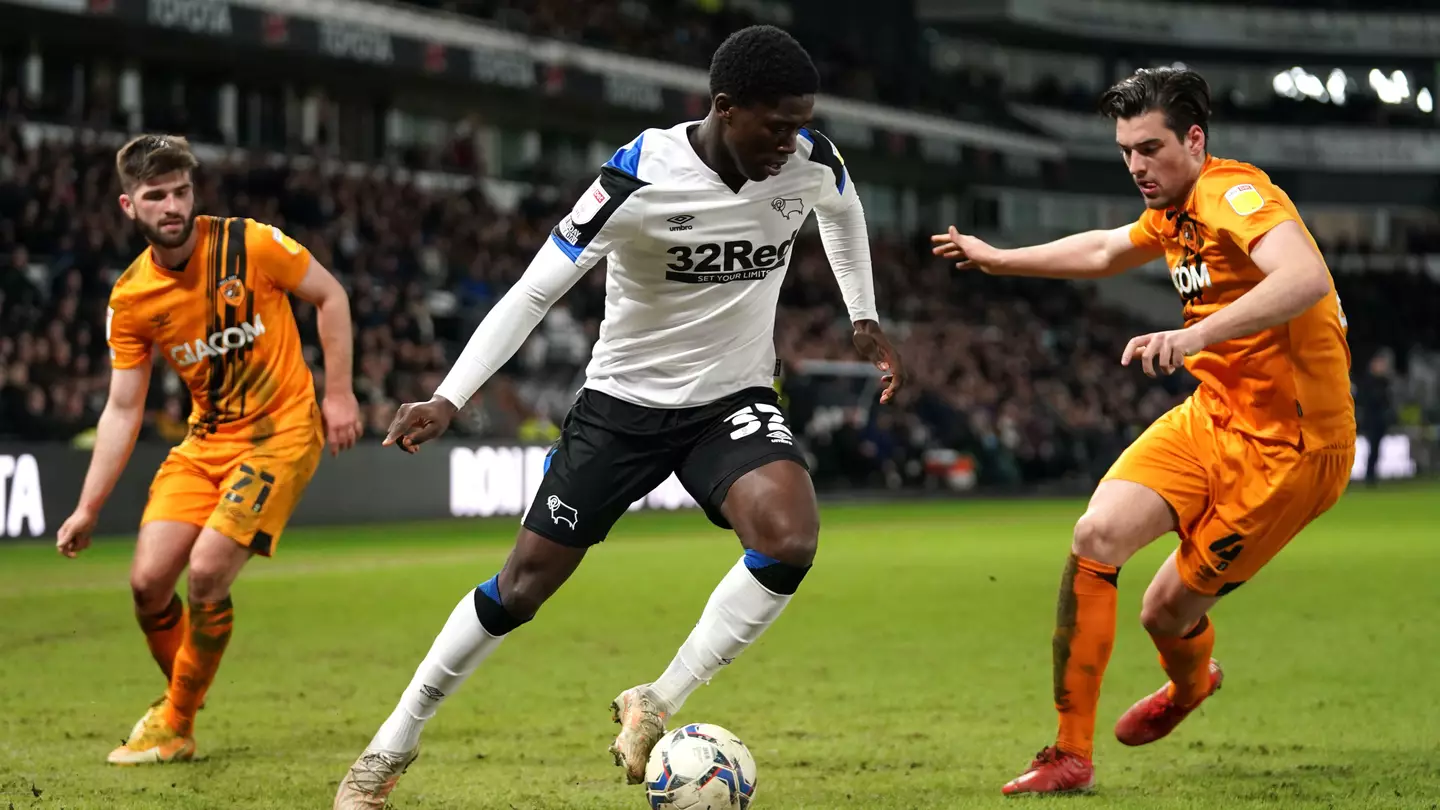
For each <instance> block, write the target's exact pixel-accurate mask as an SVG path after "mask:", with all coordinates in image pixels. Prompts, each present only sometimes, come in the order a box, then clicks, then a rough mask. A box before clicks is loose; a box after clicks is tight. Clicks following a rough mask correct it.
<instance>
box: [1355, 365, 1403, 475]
mask: <svg viewBox="0 0 1440 810" xmlns="http://www.w3.org/2000/svg"><path fill="white" fill-rule="evenodd" d="M1392 363H1393V360H1392V355H1391V353H1390V350H1389V349H1381V350H1380V351H1378V352H1376V353H1375V356H1374V357H1372V358H1370V363H1369V365H1368V367H1367V368H1366V369H1365V370H1364V371H1363V372H1361V373H1360V374H1359V375H1357V376H1356V380H1355V411H1356V417H1357V419H1356V421H1357V423H1358V424H1359V429H1360V435H1361V436H1364V437H1365V440H1366V441H1367V442H1369V444H1370V457H1369V458H1368V459H1367V460H1366V463H1365V483H1366V484H1367V485H1369V486H1372V487H1373V486H1375V484H1376V483H1378V481H1379V479H1378V478H1377V477H1376V465H1377V463H1378V462H1379V460H1380V441H1381V440H1382V439H1384V438H1385V434H1387V433H1389V431H1390V426H1391V425H1393V424H1394V423H1395V416H1396V414H1395V395H1394V386H1395V380H1394V378H1393V376H1392Z"/></svg>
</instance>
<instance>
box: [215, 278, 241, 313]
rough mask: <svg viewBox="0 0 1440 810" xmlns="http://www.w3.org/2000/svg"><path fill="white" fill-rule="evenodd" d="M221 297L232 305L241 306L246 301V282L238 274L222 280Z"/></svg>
mask: <svg viewBox="0 0 1440 810" xmlns="http://www.w3.org/2000/svg"><path fill="white" fill-rule="evenodd" d="M220 297H221V298H222V299H224V301H225V303H227V304H229V305H230V306H232V307H238V306H240V305H241V304H243V303H245V282H243V281H241V280H240V279H239V277H237V276H230V277H229V278H227V279H225V280H223V281H221V282H220Z"/></svg>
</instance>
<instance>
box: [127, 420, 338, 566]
mask: <svg viewBox="0 0 1440 810" xmlns="http://www.w3.org/2000/svg"><path fill="white" fill-rule="evenodd" d="M322 430H323V429H322V428H321V427H320V423H319V420H318V419H317V420H316V421H315V423H314V424H313V425H306V426H304V427H298V428H294V429H291V430H286V431H281V432H279V433H276V434H275V435H273V436H271V437H270V438H268V439H266V440H265V441H263V442H260V443H252V442H251V441H249V440H248V439H241V438H226V437H222V436H215V435H212V436H202V437H196V436H190V437H188V438H186V439H185V441H183V442H181V443H180V444H178V445H176V446H175V448H174V449H172V450H171V451H170V454H169V455H168V456H167V457H166V458H165V462H164V463H163V464H161V465H160V471H159V472H157V473H156V474H155V479H154V481H153V482H152V483H151V484H150V500H149V502H148V503H147V504H146V505H145V514H144V515H143V516H142V517H141V518H140V524H141V525H142V526H143V525H144V524H146V523H150V522H151V521H156V520H173V521H178V522H181V523H191V524H194V525H196V526H203V527H206V528H211V529H214V530H215V531H218V532H220V533H221V534H223V535H225V536H226V537H229V538H230V539H232V540H234V541H235V542H237V543H239V544H240V545H242V546H245V547H247V548H249V549H250V550H251V551H253V552H255V553H256V554H260V555H263V556H266V557H268V556H270V555H271V554H272V553H274V550H275V545H276V543H278V542H279V540H280V534H281V533H282V532H283V531H284V530H285V524H286V523H288V522H289V521H290V516H291V515H292V514H293V513H294V512H295V507H296V506H297V505H299V503H300V496H301V495H303V494H304V493H305V487H307V486H308V485H309V484H310V479H311V478H312V477H314V475H315V469H316V467H318V466H320V456H321V453H322V452H323V450H324V447H325V435H324V433H323V432H322Z"/></svg>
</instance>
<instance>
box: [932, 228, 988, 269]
mask: <svg viewBox="0 0 1440 810" xmlns="http://www.w3.org/2000/svg"><path fill="white" fill-rule="evenodd" d="M930 242H931V244H932V245H933V247H931V248H930V252H931V253H934V254H935V255H936V256H939V257H941V258H943V259H949V260H950V261H953V262H955V266H956V267H957V268H959V269H961V270H980V271H982V272H985V273H992V274H998V273H999V272H1000V253H1001V250H1000V249H999V248H997V247H994V246H992V245H990V244H988V243H987V242H985V240H983V239H979V238H977V237H974V236H970V235H968V234H963V233H960V232H959V231H957V230H955V226H954V225H951V226H950V231H949V232H948V233H937V234H935V235H934V236H931V237H930Z"/></svg>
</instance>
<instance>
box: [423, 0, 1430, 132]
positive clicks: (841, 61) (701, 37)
mask: <svg viewBox="0 0 1440 810" xmlns="http://www.w3.org/2000/svg"><path fill="white" fill-rule="evenodd" d="M1392 2H1394V3H1396V6H1397V7H1399V3H1398V0H1392ZM410 3H411V4H412V5H419V6H423V7H426V8H431V9H440V10H444V11H449V12H452V13H457V14H463V15H466V16H471V17H477V18H480V19H482V20H484V21H485V22H487V23H488V24H491V25H496V26H499V27H501V28H504V29H506V30H510V31H514V32H516V33H519V34H524V35H527V36H543V37H547V38H551V39H559V40H562V41H565V42H575V43H582V44H585V45H589V46H592V47H596V48H601V49H605V50H610V51H615V52H617V53H622V54H627V55H634V56H644V57H648V58H651V59H657V60H661V61H666V62H678V63H680V64H684V65H689V66H692V67H697V68H705V67H708V66H709V61H710V55H711V54H712V53H714V51H715V48H716V46H718V45H719V44H720V41H721V39H723V35H724V33H725V32H729V31H734V30H737V29H739V28H742V27H744V26H746V25H753V24H756V23H764V22H774V20H773V19H764V18H761V17H760V16H757V13H756V12H754V11H751V10H750V9H757V10H758V9H761V8H764V7H765V4H764V3H755V4H738V7H737V4H730V3H723V2H719V0H708V1H707V0H666V1H665V2H638V1H637V0H598V2H590V3H586V4H584V7H583V12H581V13H577V11H576V8H577V7H576V6H575V5H574V4H573V3H570V2H566V1H565V0H410ZM1281 4H1282V3H1281V2H1280V0H1271V1H1270V2H1267V3H1266V5H1272V6H1273V5H1281ZM1295 5H1297V7H1298V6H1300V5H1302V4H1299V3H1296V4H1295ZM1322 5H1324V4H1317V3H1314V2H1306V3H1304V4H1303V7H1304V8H1306V9H1309V10H1315V9H1317V8H1318V7H1320V6H1322ZM1329 5H1330V6H1331V7H1339V8H1345V7H1347V6H1352V5H1353V3H1345V2H1343V0H1330V3H1329ZM1385 5H1386V4H1385V3H1381V4H1379V6H1373V5H1372V6H1371V7H1370V8H1369V10H1371V11H1379V10H1382V9H1383V8H1384V6H1385ZM804 23H805V20H804V19H803V18H801V19H798V20H795V21H793V22H791V23H790V24H788V25H787V26H786V27H787V28H789V29H790V30H792V31H793V32H794V33H796V35H797V36H799V37H800V38H801V39H802V40H803V41H804V42H805V43H806V47H807V48H808V49H809V50H810V53H811V55H812V56H813V57H814V60H815V65H816V67H817V69H819V71H820V77H821V86H822V87H824V88H826V91H827V92H829V93H833V94H835V95H839V96H844V97H847V98H854V99H860V100H863V101H872V102H881V101H883V103H885V104H889V105H893V106H899V107H905V108H911V109H922V110H928V111H930V112H935V113H940V114H942V115H948V116H952V117H956V118H961V119H965V120H972V121H979V122H986V123H991V124H1003V125H1005V126H1007V127H1009V128H1012V129H1019V130H1029V129H1030V126H1029V125H1028V124H1026V123H1024V122H1022V121H1020V120H1018V119H1016V118H1015V117H1014V116H1012V115H1011V114H1010V113H1009V112H1008V111H1007V109H1006V105H1007V102H1023V103H1031V104H1040V105H1044V106H1051V107H1059V108H1065V109H1074V110H1079V111H1083V112H1087V113H1088V112H1093V111H1094V109H1095V97H1096V93H1097V91H1098V88H1096V87H1091V86H1086V85H1084V84H1083V83H1081V82H1079V81H1078V80H1077V79H1076V78H1075V77H1074V76H1068V75H1062V74H1059V73H1056V74H1052V75H1048V76H1045V77H1042V78H1041V80H1040V81H1038V82H1036V83H1035V84H1034V85H1033V86H1026V87H1020V86H1016V85H1015V84H1014V83H1013V82H1011V81H1009V79H1010V77H1009V76H1007V75H1006V74H1005V72H1004V71H1002V70H999V69H998V68H994V67H986V66H982V65H976V64H962V65H951V66H947V67H945V68H942V69H937V68H936V67H934V66H932V65H931V64H930V63H929V62H928V57H927V55H926V54H927V47H926V41H927V37H930V38H933V37H936V36H940V34H939V33H938V32H937V31H935V30H934V29H924V30H923V31H922V30H917V31H915V32H914V34H915V36H914V42H913V45H912V46H911V47H906V46H904V45H901V44H899V43H901V42H903V41H904V40H903V38H902V39H899V40H896V41H894V42H892V41H890V40H889V39H885V38H878V39H877V38H875V37H874V36H866V34H867V32H866V31H864V30H862V29H859V28H858V27H856V26H850V29H851V30H850V32H849V33H848V34H847V33H841V32H840V31H839V30H836V29H834V28H832V29H829V30H810V29H809V28H807V27H806V26H805V24H804ZM862 37H863V38H862ZM1151 55H1152V56H1157V57H1158V56H1162V54H1159V53H1155V54H1151ZM1142 61H1143V60H1142ZM881 66H883V68H882V67H881ZM1255 69H1256V70H1262V69H1263V68H1260V67H1256V68H1255ZM1352 73H1354V75H1353V76H1352V87H1351V89H1350V92H1349V93H1347V98H1346V99H1345V103H1344V104H1334V103H1328V102H1322V101H1318V100H1314V99H1308V98H1303V99H1291V98H1286V97H1283V96H1281V95H1279V94H1277V93H1269V92H1265V93H1260V94H1254V95H1251V96H1242V95H1241V94H1239V93H1238V92H1235V91H1234V89H1233V88H1231V87H1227V86H1225V85H1224V83H1223V82H1222V83H1218V84H1217V85H1216V86H1214V87H1213V88H1212V90H1213V96H1214V101H1215V111H1216V113H1217V114H1218V115H1220V116H1223V117H1224V118H1226V119H1227V120H1235V121H1250V122H1256V123H1283V124H1288V125H1292V126H1293V125H1299V124H1309V125H1317V124H1359V125H1376V126H1387V127H1411V128H1434V126H1435V119H1434V117H1433V116H1431V115H1427V114H1424V113H1423V112H1420V111H1418V110H1417V109H1416V107H1415V105H1413V104H1406V105H1392V104H1385V103H1383V102H1381V101H1380V100H1379V99H1378V98H1377V97H1376V95H1375V94H1374V93H1371V92H1370V91H1369V88H1367V87H1365V86H1364V75H1363V74H1364V71H1359V72H1354V71H1352ZM1418 89H1419V88H1418V87H1417V88H1416V92H1418Z"/></svg>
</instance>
